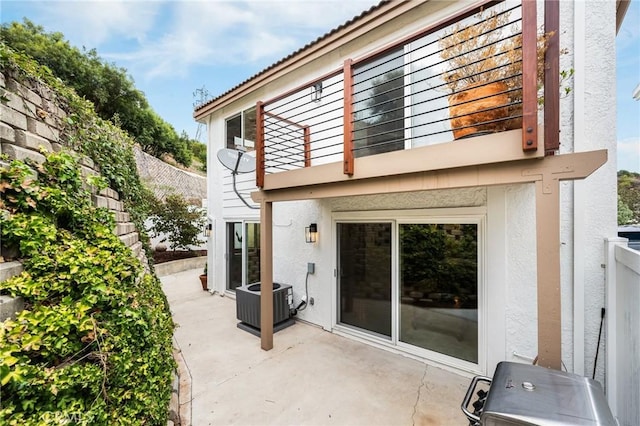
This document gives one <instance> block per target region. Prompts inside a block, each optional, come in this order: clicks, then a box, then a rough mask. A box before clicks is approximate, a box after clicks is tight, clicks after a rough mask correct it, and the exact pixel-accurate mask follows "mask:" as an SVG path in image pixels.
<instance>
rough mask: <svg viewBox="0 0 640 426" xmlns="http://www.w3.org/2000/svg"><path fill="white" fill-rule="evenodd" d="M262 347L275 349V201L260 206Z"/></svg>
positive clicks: (266, 349) (265, 202)
mask: <svg viewBox="0 0 640 426" xmlns="http://www.w3.org/2000/svg"><path fill="white" fill-rule="evenodd" d="M260 347H261V348H262V349H263V350H265V351H268V350H271V349H273V203H272V202H269V201H264V202H262V203H261V206H260Z"/></svg>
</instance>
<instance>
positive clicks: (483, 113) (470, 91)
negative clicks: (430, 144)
mask: <svg viewBox="0 0 640 426" xmlns="http://www.w3.org/2000/svg"><path fill="white" fill-rule="evenodd" d="M506 90H507V86H506V84H504V83H502V82H496V83H489V84H485V85H482V86H474V87H469V88H467V89H466V90H463V91H461V92H458V93H454V94H453V95H451V96H449V114H450V116H451V117H452V118H451V129H452V131H453V138H454V139H460V138H463V137H465V136H470V135H473V134H475V133H480V132H482V133H486V132H489V133H495V132H501V131H504V130H509V128H515V127H512V126H514V125H515V124H516V123H517V121H514V120H506V119H507V118H508V117H509V116H510V113H511V114H513V108H510V107H508V106H506V105H508V104H509V102H510V99H509V95H508V94H507V93H505V92H506ZM502 105H504V106H503V107H501V106H502ZM520 122H521V121H520ZM482 123H484V124H482Z"/></svg>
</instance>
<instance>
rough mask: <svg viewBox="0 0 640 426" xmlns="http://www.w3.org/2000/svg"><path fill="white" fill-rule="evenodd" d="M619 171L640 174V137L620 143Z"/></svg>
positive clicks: (620, 141)
mask: <svg viewBox="0 0 640 426" xmlns="http://www.w3.org/2000/svg"><path fill="white" fill-rule="evenodd" d="M618 170H628V171H631V172H636V173H640V137H633V138H628V139H623V140H619V141H618Z"/></svg>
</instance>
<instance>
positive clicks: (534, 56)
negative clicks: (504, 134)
mask: <svg viewBox="0 0 640 426" xmlns="http://www.w3.org/2000/svg"><path fill="white" fill-rule="evenodd" d="M536 14H537V11H536V2H535V0H522V150H523V151H534V150H536V149H538V81H537V80H538V78H537V76H538V52H537V50H538V49H537V38H538V34H537V32H538V31H537V24H536Z"/></svg>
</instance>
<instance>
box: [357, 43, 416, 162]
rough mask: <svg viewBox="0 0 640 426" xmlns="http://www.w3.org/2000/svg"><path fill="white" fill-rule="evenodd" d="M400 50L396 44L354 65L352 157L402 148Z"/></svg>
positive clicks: (401, 72) (401, 50) (402, 67)
mask: <svg viewBox="0 0 640 426" xmlns="http://www.w3.org/2000/svg"><path fill="white" fill-rule="evenodd" d="M403 52H404V50H403V48H400V49H398V50H395V51H393V52H391V53H389V54H387V55H385V56H383V57H381V58H377V59H375V60H373V61H371V62H368V63H366V64H365V65H362V66H358V67H356V68H355V69H354V73H353V83H354V85H353V112H354V123H353V128H354V132H353V147H354V156H355V157H364V156H367V155H373V154H381V153H383V152H390V151H397V150H401V149H404V139H405V137H404V107H405V102H404V53H403Z"/></svg>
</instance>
